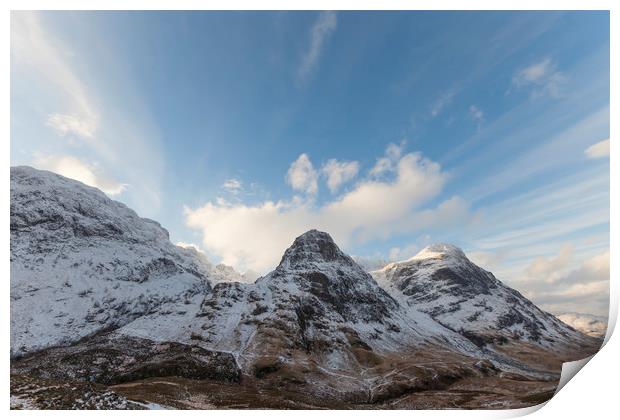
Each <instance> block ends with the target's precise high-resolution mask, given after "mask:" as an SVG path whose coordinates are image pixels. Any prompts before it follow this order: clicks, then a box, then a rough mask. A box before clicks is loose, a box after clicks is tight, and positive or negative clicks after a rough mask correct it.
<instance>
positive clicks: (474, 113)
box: [469, 105, 484, 123]
mask: <svg viewBox="0 0 620 420" xmlns="http://www.w3.org/2000/svg"><path fill="white" fill-rule="evenodd" d="M469 115H470V116H471V118H472V119H473V120H474V121H476V122H478V123H481V122H483V121H484V112H482V110H481V109H480V108H478V107H477V106H476V105H471V106H470V107H469Z"/></svg>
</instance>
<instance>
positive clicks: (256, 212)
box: [185, 146, 469, 273]
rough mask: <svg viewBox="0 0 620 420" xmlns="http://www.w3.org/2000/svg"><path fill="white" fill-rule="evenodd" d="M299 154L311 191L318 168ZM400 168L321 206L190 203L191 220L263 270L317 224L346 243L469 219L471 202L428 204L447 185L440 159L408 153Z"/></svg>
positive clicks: (209, 240) (246, 264)
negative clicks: (386, 176) (194, 207)
mask: <svg viewBox="0 0 620 420" xmlns="http://www.w3.org/2000/svg"><path fill="white" fill-rule="evenodd" d="M396 149H397V148H395V147H394V146H390V147H389V148H388V151H386V155H387V156H391V157H392V158H394V157H395V156H396V155H398V154H400V153H401V152H398V153H396V152H397V150H396ZM302 156H305V155H302ZM300 159H301V162H302V165H301V166H302V167H304V168H306V170H304V171H302V173H303V174H304V176H300V178H299V179H300V180H299V182H297V183H296V185H297V186H298V189H301V190H307V189H308V188H309V187H308V185H312V182H310V183H308V182H307V181H305V180H306V179H307V178H308V176H307V174H308V173H309V172H312V171H308V168H310V167H311V163H310V162H309V159H307V156H306V157H305V158H302V157H301V156H300ZM300 159H298V161H300ZM306 160H307V162H306ZM393 171H394V174H393V177H392V179H389V180H387V179H386V180H376V179H373V178H372V177H370V178H367V179H364V180H363V181H361V182H359V183H358V184H357V185H356V186H355V187H354V188H353V189H352V190H351V191H349V192H347V193H345V194H344V195H342V196H340V197H338V198H335V199H333V200H332V201H329V202H326V203H324V204H323V205H320V206H316V205H314V204H312V203H311V202H304V201H300V200H295V199H293V200H291V201H286V200H282V201H277V202H274V201H265V202H263V203H261V204H258V205H254V206H249V205H245V204H231V203H226V202H219V203H218V202H208V203H207V204H205V205H204V206H202V207H200V208H197V209H191V208H185V218H186V219H185V220H186V224H187V226H188V227H190V228H194V229H199V230H200V231H201V232H202V237H203V245H204V247H205V248H206V249H207V250H208V251H209V252H210V253H212V254H214V255H217V256H219V257H221V258H222V261H223V263H225V264H228V265H232V266H234V267H236V268H237V269H240V270H244V269H247V268H250V269H253V270H256V271H258V272H262V273H264V272H265V271H266V270H268V269H270V268H273V267H274V266H275V265H276V264H277V262H278V261H279V259H280V258H281V256H282V253H283V252H284V250H285V249H286V247H287V246H289V245H290V244H291V242H292V241H293V239H294V238H295V237H296V236H298V235H300V234H301V233H303V232H305V231H307V230H309V229H312V228H316V229H321V230H325V231H327V232H329V233H330V234H331V235H332V236H333V237H334V239H335V240H336V241H337V242H338V243H339V244H340V245H341V246H343V247H345V248H346V247H347V246H349V245H352V244H360V243H365V242H368V241H370V240H373V239H387V238H388V237H390V236H391V235H393V234H395V233H399V234H403V233H410V232H414V231H419V230H421V229H424V228H428V227H432V226H435V227H439V226H440V227H446V226H448V227H449V226H453V225H454V224H462V223H464V221H465V220H466V218H467V217H468V216H469V211H468V208H467V205H466V204H465V203H464V202H463V201H462V200H461V199H459V198H458V197H453V198H451V199H449V200H447V201H444V202H442V203H441V204H439V206H437V207H435V208H424V207H423V206H424V205H425V204H426V203H427V202H428V201H429V200H430V199H432V198H435V197H436V196H437V195H438V194H439V192H440V191H441V189H442V188H443V185H444V183H445V179H446V176H445V174H444V173H443V172H442V171H441V167H440V166H439V165H438V164H437V163H435V162H432V161H430V160H428V159H426V158H424V157H423V156H422V155H421V154H419V153H408V154H405V155H403V156H401V157H400V159H398V160H397V161H396V162H395V164H394V169H393ZM293 173H296V171H295V170H294V171H293ZM293 178H295V177H293ZM310 178H312V176H310ZM312 188H313V187H310V189H312Z"/></svg>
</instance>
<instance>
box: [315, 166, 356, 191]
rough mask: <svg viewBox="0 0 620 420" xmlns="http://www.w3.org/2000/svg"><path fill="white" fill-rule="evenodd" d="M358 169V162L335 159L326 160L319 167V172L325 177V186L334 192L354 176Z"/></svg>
mask: <svg viewBox="0 0 620 420" xmlns="http://www.w3.org/2000/svg"><path fill="white" fill-rule="evenodd" d="M358 171H359V163H358V162H356V161H351V162H346V161H342V162H339V161H337V160H336V159H330V160H328V161H327V163H326V164H325V165H323V167H322V168H321V172H322V173H323V175H324V176H325V177H326V178H327V186H328V188H329V190H330V191H331V192H332V193H336V192H337V191H338V189H339V188H340V186H341V185H342V184H344V183H346V182H349V181H351V180H352V179H353V178H355V177H356V176H357V173H358Z"/></svg>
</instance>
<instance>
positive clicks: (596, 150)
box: [585, 139, 610, 159]
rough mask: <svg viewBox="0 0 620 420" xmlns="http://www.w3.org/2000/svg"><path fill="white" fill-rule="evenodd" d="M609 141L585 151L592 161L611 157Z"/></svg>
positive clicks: (599, 143) (594, 145)
mask: <svg viewBox="0 0 620 420" xmlns="http://www.w3.org/2000/svg"><path fill="white" fill-rule="evenodd" d="M609 148H610V147H609V139H607V140H602V141H599V142H598V143H594V144H593V145H592V146H590V147H588V148H587V149H586V150H585V154H586V156H587V157H588V158H590V159H597V158H602V157H606V156H609Z"/></svg>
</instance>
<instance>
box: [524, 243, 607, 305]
mask: <svg viewBox="0 0 620 420" xmlns="http://www.w3.org/2000/svg"><path fill="white" fill-rule="evenodd" d="M518 289H519V290H521V291H522V292H523V293H524V295H525V296H526V297H528V298H529V299H531V300H533V301H534V302H535V303H537V304H540V305H541V306H542V307H543V308H544V309H546V310H549V311H555V312H557V311H562V310H563V311H581V312H595V313H597V314H605V312H606V311H607V304H608V301H609V249H607V250H605V251H603V252H602V253H600V254H595V255H593V256H590V257H587V258H583V259H581V261H579V257H577V256H575V255H574V252H573V246H571V245H565V246H564V247H562V249H560V252H559V253H558V254H557V256H554V257H552V258H537V259H535V260H534V261H533V262H532V264H530V266H528V268H527V269H526V270H525V272H524V279H522V281H521V282H520V284H519V285H518Z"/></svg>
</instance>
